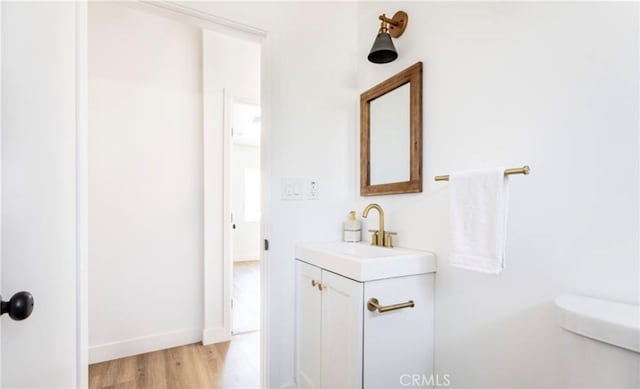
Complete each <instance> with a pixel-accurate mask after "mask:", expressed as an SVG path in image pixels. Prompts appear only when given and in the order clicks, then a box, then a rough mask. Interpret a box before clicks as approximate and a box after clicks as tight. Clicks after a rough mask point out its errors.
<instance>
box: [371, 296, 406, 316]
mask: <svg viewBox="0 0 640 389" xmlns="http://www.w3.org/2000/svg"><path fill="white" fill-rule="evenodd" d="M415 306H416V304H415V303H414V302H413V300H409V301H407V302H406V303H400V304H393V305H380V303H379V302H378V299H377V298H375V297H373V298H370V299H369V301H368V302H367V309H369V310H370V311H371V312H375V311H378V312H380V313H384V312H390V311H395V310H398V309H403V308H413V307H415Z"/></svg>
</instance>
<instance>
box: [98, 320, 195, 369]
mask: <svg viewBox="0 0 640 389" xmlns="http://www.w3.org/2000/svg"><path fill="white" fill-rule="evenodd" d="M201 339H202V332H201V329H199V328H194V329H188V330H180V331H174V332H166V333H163V334H155V335H148V336H141V337H139V338H131V339H125V340H121V341H117V342H111V343H105V344H99V345H97V346H89V363H90V364H91V363H98V362H104V361H110V360H112V359H118V358H124V357H129V356H132V355H137V354H143V353H148V352H151V351H158V350H164V349H167V348H171V347H177V346H183V345H185V344H190V343H196V342H199V341H200V340H201Z"/></svg>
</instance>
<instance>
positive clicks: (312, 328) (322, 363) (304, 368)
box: [296, 261, 363, 388]
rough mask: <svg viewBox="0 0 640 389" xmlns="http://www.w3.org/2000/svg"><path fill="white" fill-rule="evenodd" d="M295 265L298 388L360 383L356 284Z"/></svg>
mask: <svg viewBox="0 0 640 389" xmlns="http://www.w3.org/2000/svg"><path fill="white" fill-rule="evenodd" d="M296 267H297V269H296V273H297V290H298V291H297V295H296V309H297V320H296V330H297V331H296V332H297V337H296V339H297V367H298V374H297V375H298V377H297V382H298V388H347V387H348V388H359V387H362V341H361V340H360V341H358V339H362V309H363V308H362V298H363V297H362V296H363V288H362V284H361V283H359V282H356V281H353V280H350V279H348V278H345V277H342V276H339V275H337V274H334V273H331V272H329V271H326V270H322V269H320V268H319V267H316V266H313V265H309V264H307V263H304V262H301V261H296Z"/></svg>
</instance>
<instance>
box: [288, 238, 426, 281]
mask: <svg viewBox="0 0 640 389" xmlns="http://www.w3.org/2000/svg"><path fill="white" fill-rule="evenodd" d="M296 258H297V259H299V260H301V261H303V262H307V263H309V264H311V265H315V266H318V267H320V268H323V269H326V270H329V271H331V272H334V273H337V274H340V275H343V276H345V277H348V278H351V279H353V280H356V281H360V282H364V281H373V280H380V279H385V278H393V277H403V276H410V275H415V274H424V273H435V271H436V256H435V255H434V254H433V253H431V252H428V251H420V250H413V249H406V248H401V247H393V248H387V247H378V246H371V245H370V244H368V243H346V242H324V243H300V244H298V245H296Z"/></svg>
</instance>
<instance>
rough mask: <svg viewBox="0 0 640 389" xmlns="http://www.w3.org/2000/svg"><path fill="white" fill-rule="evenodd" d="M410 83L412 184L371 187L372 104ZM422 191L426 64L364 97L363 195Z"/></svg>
mask: <svg viewBox="0 0 640 389" xmlns="http://www.w3.org/2000/svg"><path fill="white" fill-rule="evenodd" d="M407 83H408V84H409V116H410V119H409V132H410V134H409V143H410V144H409V153H410V160H409V165H410V166H409V181H400V182H390V183H385V184H378V185H371V138H370V127H371V122H370V117H371V115H370V112H371V111H370V110H371V102H372V101H373V100H375V99H377V98H379V97H381V96H384V95H385V94H387V93H389V92H391V91H393V90H395V89H396V88H399V87H401V86H403V85H405V84H407ZM420 192H422V62H418V63H416V64H415V65H413V66H410V67H409V68H407V69H405V70H403V71H401V72H400V73H398V74H396V75H394V76H392V77H391V78H389V79H387V80H385V81H383V82H381V83H380V84H378V85H376V86H374V87H373V88H371V89H369V90H367V91H365V92H364V93H362V94H361V95H360V196H377V195H388V194H398V193H420Z"/></svg>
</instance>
